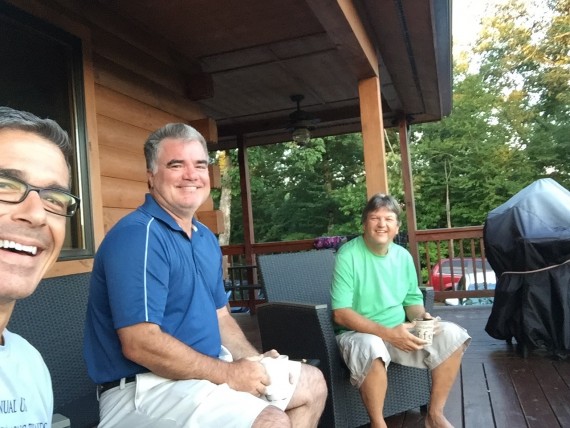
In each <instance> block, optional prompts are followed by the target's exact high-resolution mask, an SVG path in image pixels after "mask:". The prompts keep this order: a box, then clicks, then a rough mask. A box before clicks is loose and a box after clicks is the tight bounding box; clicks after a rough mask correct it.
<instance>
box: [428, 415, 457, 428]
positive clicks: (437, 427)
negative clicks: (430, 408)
mask: <svg viewBox="0 0 570 428" xmlns="http://www.w3.org/2000/svg"><path fill="white" fill-rule="evenodd" d="M425 422H426V424H425V426H426V428H453V425H451V423H450V422H449V421H448V420H447V419H446V418H445V416H444V415H443V413H442V414H439V415H429V414H428V415H427V416H426V421H425Z"/></svg>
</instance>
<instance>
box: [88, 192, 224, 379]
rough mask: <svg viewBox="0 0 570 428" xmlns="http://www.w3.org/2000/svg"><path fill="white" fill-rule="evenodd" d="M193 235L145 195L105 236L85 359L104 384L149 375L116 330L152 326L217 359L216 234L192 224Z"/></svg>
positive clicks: (219, 289) (219, 287) (220, 290)
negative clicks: (123, 346) (125, 348)
mask: <svg viewBox="0 0 570 428" xmlns="http://www.w3.org/2000/svg"><path fill="white" fill-rule="evenodd" d="M193 226H194V227H193V231H192V237H191V238H189V237H188V235H187V234H186V232H184V230H182V228H181V227H180V226H179V225H178V224H177V223H176V222H175V221H174V219H173V218H172V217H171V216H170V215H169V214H168V213H167V212H166V211H164V209H162V208H161V207H160V206H159V205H158V204H157V203H156V201H155V200H154V199H153V198H152V196H151V195H149V194H147V195H146V199H145V203H144V204H143V205H142V206H140V207H139V208H138V209H137V210H136V211H134V212H133V213H131V214H129V215H127V216H126V217H124V218H123V219H121V220H120V221H119V222H118V223H117V224H116V225H115V226H114V227H113V228H112V229H111V230H110V231H109V233H108V234H107V235H106V236H105V239H104V240H103V242H102V244H101V246H100V248H99V250H98V251H97V254H96V256H95V262H94V266H93V273H92V276H91V284H90V291H89V302H88V306H87V316H86V320H85V339H84V344H83V353H84V357H85V361H86V363H87V369H88V371H89V375H90V376H91V378H92V379H93V381H94V382H95V383H99V384H100V383H105V382H110V381H114V380H117V379H120V378H122V377H128V376H132V375H134V374H137V373H141V372H145V371H148V370H147V369H145V368H144V367H142V366H140V365H138V364H135V363H134V362H132V361H130V360H128V359H126V358H125V357H124V356H123V354H122V352H121V344H120V341H119V338H118V335H117V333H116V330H117V329H120V328H122V327H127V326H131V325H134V324H137V323H141V322H150V323H154V324H157V325H159V326H160V327H161V329H162V331H164V332H166V333H168V334H170V335H172V336H174V337H175V338H177V339H178V340H180V341H182V342H184V343H185V344H187V345H188V346H190V347H192V348H193V349H194V350H196V351H198V352H200V353H202V354H205V355H209V356H211V357H218V355H219V352H220V347H221V337H220V331H219V327H218V318H217V314H216V310H217V309H219V308H221V307H223V306H224V305H225V304H226V303H227V298H226V294H225V291H224V286H223V281H222V254H221V251H220V247H219V244H218V241H217V239H216V237H215V236H214V234H213V233H212V232H211V231H210V230H209V229H208V228H207V227H206V226H204V225H203V224H201V223H200V222H198V221H196V220H193Z"/></svg>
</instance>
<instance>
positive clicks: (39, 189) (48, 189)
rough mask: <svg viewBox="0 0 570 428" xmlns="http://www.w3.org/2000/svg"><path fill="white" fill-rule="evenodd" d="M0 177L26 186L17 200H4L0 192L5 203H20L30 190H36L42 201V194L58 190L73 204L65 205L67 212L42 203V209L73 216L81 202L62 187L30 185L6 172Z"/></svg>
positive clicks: (0, 199) (64, 215)
mask: <svg viewBox="0 0 570 428" xmlns="http://www.w3.org/2000/svg"><path fill="white" fill-rule="evenodd" d="M0 177H2V178H7V179H9V180H12V181H15V182H16V183H20V184H22V185H23V186H25V188H26V191H25V192H24V194H23V195H22V197H21V198H20V200H18V201H5V200H4V199H2V194H1V193H0V202H5V203H7V204H20V203H22V202H24V200H25V199H26V198H27V197H28V195H29V194H30V192H38V195H39V196H40V199H41V200H42V201H44V200H45V199H44V198H42V195H43V194H44V193H45V192H59V193H62V194H64V195H67V196H69V197H71V199H72V201H73V202H74V203H73V204H70V205H68V206H67V213H66V214H62V213H58V212H55V211H52V210H50V209H49V208H48V207H46V205H45V204H43V207H44V210H46V211H47V212H49V213H52V214H55V215H60V216H62V217H73V215H74V214H75V213H76V212H77V209H78V208H79V204H80V203H81V199H79V198H78V197H77V196H75V195H74V194H72V193H69V192H67V191H65V190H63V189H59V188H57V187H36V186H32V185H31V184H29V183H26V182H25V181H23V180H20V179H19V178H16V177H14V176H12V175H8V174H0Z"/></svg>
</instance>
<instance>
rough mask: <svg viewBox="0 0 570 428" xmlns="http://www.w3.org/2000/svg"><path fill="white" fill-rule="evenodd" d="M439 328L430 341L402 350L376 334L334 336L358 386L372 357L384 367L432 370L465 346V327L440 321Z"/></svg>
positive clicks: (350, 333) (366, 371)
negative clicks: (415, 349) (419, 348)
mask: <svg viewBox="0 0 570 428" xmlns="http://www.w3.org/2000/svg"><path fill="white" fill-rule="evenodd" d="M439 325H440V328H441V331H440V332H439V333H438V334H436V335H435V336H434V337H433V342H432V344H431V345H428V346H426V347H424V349H421V350H419V351H415V352H405V351H402V350H400V349H398V348H396V347H394V346H392V345H390V344H389V343H387V342H384V341H383V340H382V339H381V338H379V337H378V336H375V335H373V334H368V333H357V332H355V331H347V332H344V333H341V334H339V335H338V336H337V337H336V340H337V343H338V346H339V348H340V353H341V355H342V358H343V360H344V362H345V363H346V365H347V367H348V369H349V370H350V382H351V383H352V384H353V385H354V386H356V387H358V388H360V385H362V382H364V379H365V378H366V376H367V375H368V372H369V371H370V367H371V366H372V362H373V361H374V360H375V359H376V358H380V359H382V361H384V366H385V367H386V370H388V366H389V365H390V362H391V361H393V362H395V363H398V364H401V365H403V366H408V367H417V368H427V369H430V370H433V369H434V368H435V367H437V366H438V365H440V364H441V363H442V362H443V361H445V360H446V359H448V358H449V357H450V356H451V354H453V353H454V352H455V351H456V350H457V349H458V348H459V347H460V346H461V345H463V344H465V347H467V346H469V342H471V337H470V336H469V334H467V330H465V329H464V328H463V327H460V326H458V325H457V324H454V323H451V322H445V321H441V322H440V323H439Z"/></svg>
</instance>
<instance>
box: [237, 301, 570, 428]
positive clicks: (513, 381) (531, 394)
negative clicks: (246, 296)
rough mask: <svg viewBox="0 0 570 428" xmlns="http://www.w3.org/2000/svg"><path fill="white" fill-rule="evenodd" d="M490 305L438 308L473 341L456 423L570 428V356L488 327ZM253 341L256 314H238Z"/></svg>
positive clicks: (453, 398)
mask: <svg viewBox="0 0 570 428" xmlns="http://www.w3.org/2000/svg"><path fill="white" fill-rule="evenodd" d="M490 311H491V307H490V306H472V307H437V308H436V309H435V310H434V311H433V313H434V314H435V315H439V316H440V317H441V318H442V319H444V320H448V321H453V322H456V323H457V324H460V325H461V326H463V327H465V328H466V329H467V330H468V331H469V333H470V335H471V337H472V342H471V345H470V346H469V348H468V349H467V352H466V353H465V356H464V358H463V363H462V367H461V373H460V375H459V376H458V378H457V380H456V382H455V385H454V387H453V389H452V391H451V394H450V397H449V400H448V402H447V405H446V409H445V410H446V416H447V418H448V419H449V420H450V421H451V423H452V424H453V425H454V426H455V427H465V428H487V427H499V428H502V427H505V428H518V427H531V428H543V427H547V428H556V427H563V428H564V427H568V428H570V360H568V359H567V360H565V361H559V360H553V359H551V358H548V357H544V356H539V355H533V354H531V355H530V356H529V357H528V358H522V357H521V356H520V355H519V354H518V353H517V352H516V349H515V347H514V346H512V345H509V344H507V343H506V342H505V341H500V340H496V339H493V338H492V337H490V336H489V335H488V334H487V333H486V332H485V324H486V323H487V319H488V318H489V314H490ZM235 316H236V318H237V319H238V322H239V323H240V325H241V326H242V328H243V329H244V332H245V333H246V335H247V336H248V338H249V339H250V340H251V341H252V343H253V344H254V345H255V346H257V347H258V348H260V339H259V331H258V329H257V323H256V318H255V316H250V315H248V314H236V315H235ZM386 422H387V424H388V427H389V428H396V427H402V428H404V427H423V426H424V421H423V416H422V415H421V413H420V409H415V410H412V411H408V412H406V413H402V414H400V415H395V416H392V417H390V418H388V419H387V420H386Z"/></svg>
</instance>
